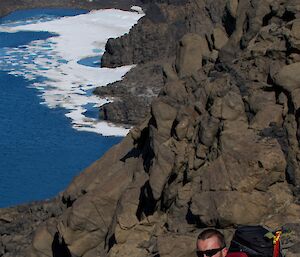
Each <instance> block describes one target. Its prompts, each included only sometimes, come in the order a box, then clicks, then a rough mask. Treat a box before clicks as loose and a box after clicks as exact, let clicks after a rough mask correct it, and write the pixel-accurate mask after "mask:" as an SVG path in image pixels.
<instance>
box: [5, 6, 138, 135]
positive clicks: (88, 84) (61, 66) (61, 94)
mask: <svg viewBox="0 0 300 257" xmlns="http://www.w3.org/2000/svg"><path fill="white" fill-rule="evenodd" d="M142 16H143V14H141V13H137V12H126V11H121V10H116V9H106V10H98V11H91V12H89V13H87V14H81V15H77V16H72V17H62V18H59V19H55V20H52V21H46V22H38V23H34V24H27V25H20V26H14V27H11V26H5V25H2V26H0V32H1V31H2V32H4V31H5V32H11V33H14V32H19V31H47V32H50V33H55V34H58V36H56V37H51V38H48V39H47V40H38V41H33V42H31V43H30V44H29V45H26V46H22V47H17V48H11V49H8V50H7V52H8V56H7V58H6V60H5V61H6V62H7V63H8V64H10V65H11V66H14V67H16V68H14V69H12V70H10V71H9V73H10V74H13V75H17V76H20V75H21V76H24V77H25V78H27V79H29V80H33V79H34V78H36V77H41V76H42V77H43V78H45V79H43V80H42V81H38V82H35V83H34V84H33V85H34V87H35V88H37V89H38V90H39V91H40V92H41V98H42V101H43V102H42V103H43V104H46V105H47V106H48V107H50V108H55V107H61V108H65V109H67V111H68V113H67V114H66V116H67V117H69V118H70V119H71V120H72V124H73V128H75V129H77V130H80V131H89V132H96V133H99V134H102V135H105V136H108V135H118V136H124V135H126V134H127V133H128V129H126V128H122V127H117V126H114V125H112V124H109V123H107V122H105V121H99V120H97V119H94V118H91V117H86V116H84V113H85V111H86V109H85V108H84V106H85V105H87V104H91V103H92V104H93V106H94V107H99V106H101V105H103V104H105V103H107V102H109V101H110V100H109V99H100V98H99V97H97V96H95V95H92V94H90V92H91V91H92V90H93V89H94V88H96V87H98V86H105V85H107V84H108V83H112V82H114V81H117V80H120V79H121V78H122V77H123V76H124V74H125V73H126V72H128V71H129V70H130V69H131V68H132V66H123V67H120V68H115V69H109V68H95V67H89V66H84V65H80V64H78V63H77V62H78V61H79V60H81V59H83V58H86V57H90V56H97V55H99V60H100V58H101V57H100V53H101V52H102V53H103V51H104V48H105V44H106V42H107V40H108V38H111V37H118V36H121V35H123V34H125V33H127V32H128V31H129V29H130V28H131V27H132V26H133V25H134V24H135V23H136V22H137V21H138V20H139V19H140V18H141V17H142ZM20 57H21V58H20ZM19 59H21V60H20V61H19V63H18V62H17V60H19ZM14 62H15V63H14Z"/></svg>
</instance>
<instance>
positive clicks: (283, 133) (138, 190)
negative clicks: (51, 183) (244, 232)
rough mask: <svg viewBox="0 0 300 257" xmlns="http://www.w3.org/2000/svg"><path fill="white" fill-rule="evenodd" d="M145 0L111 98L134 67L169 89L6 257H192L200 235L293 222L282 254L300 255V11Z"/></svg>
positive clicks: (260, 1) (120, 58) (121, 46)
mask: <svg viewBox="0 0 300 257" xmlns="http://www.w3.org/2000/svg"><path fill="white" fill-rule="evenodd" d="M148 2H149V3H147V4H149V6H150V7H148V9H147V10H148V12H149V15H150V16H149V17H148V18H147V15H146V17H145V18H143V20H142V21H141V23H139V24H138V25H137V26H135V27H134V28H133V29H132V30H131V32H130V33H129V34H128V35H126V36H123V37H121V38H120V39H118V40H110V41H109V42H108V45H107V53H106V54H105V57H104V59H103V62H104V63H106V65H112V66H114V65H121V64H124V63H132V62H137V63H139V65H138V66H137V68H136V69H135V70H133V71H132V73H131V74H129V75H128V77H127V79H128V80H127V82H126V80H125V82H121V83H123V84H118V85H119V86H118V85H117V86H116V87H114V86H113V85H111V89H109V90H112V91H113V92H114V93H115V94H116V95H117V94H118V90H125V91H126V89H124V88H122V87H124V86H126V85H127V84H129V85H130V84H131V83H133V82H134V73H135V71H138V73H139V74H143V72H145V73H144V74H145V80H146V83H147V84H150V83H151V81H152V79H153V80H155V81H159V82H158V83H161V84H162V89H161V90H160V92H159V96H158V97H157V98H154V100H153V101H152V103H151V109H150V110H151V111H150V112H149V114H148V115H145V116H147V117H146V118H145V119H144V120H143V122H140V123H139V125H137V126H136V127H135V128H133V129H132V130H131V132H130V133H129V134H128V135H127V136H126V137H125V138H124V140H123V141H122V142H121V143H120V144H119V145H116V146H114V147H113V148H112V149H111V150H110V151H108V152H107V153H106V154H105V155H104V156H103V157H102V158H101V159H100V160H98V161H96V162H95V163H94V164H92V165H91V166H90V167H88V168H87V169H86V170H85V171H84V172H82V173H81V174H80V175H79V176H77V177H76V178H75V179H74V180H73V182H72V183H71V184H70V186H69V187H68V188H67V189H66V190H65V191H64V192H63V194H62V195H61V196H60V197H59V198H58V200H57V202H56V205H57V206H59V207H58V208H59V211H52V212H50V213H51V215H50V216H51V217H50V218H48V219H47V217H45V222H44V223H43V224H42V225H40V226H39V227H38V229H36V230H35V233H34V238H33V241H32V243H31V245H30V246H29V247H28V248H27V249H26V251H25V248H23V249H22V250H23V251H21V252H20V251H19V252H18V253H17V252H14V254H13V255H12V251H11V252H9V251H7V250H6V252H5V253H4V254H3V256H24V255H26V256H32V257H33V256H84V257H89V256H103V257H108V256H109V257H114V256H136V257H146V256H160V257H171V256H172V257H174V256H175V257H183V256H195V253H194V249H195V237H196V234H198V233H199V229H201V228H204V227H217V228H220V229H222V230H223V231H224V233H225V235H226V237H227V239H230V235H231V233H232V230H233V229H234V227H235V226H236V225H237V224H264V225H267V226H269V227H271V228H276V227H281V226H285V228H288V229H289V233H288V234H286V235H285V238H284V240H283V244H282V246H283V250H284V252H285V254H286V257H297V256H299V255H300V226H299V224H300V223H299V222H300V169H299V164H300V163H299V159H300V157H299V156H300V155H299V154H300V152H299V135H300V132H299V131H300V128H299V122H300V121H299V108H300V98H299V96H298V95H299V93H298V92H299V88H300V77H299V74H300V63H299V61H300V44H299V40H300V25H299V24H300V19H299V14H300V12H299V11H300V2H299V1H296V0H294V1H293V0H285V1H284V0H281V1H280V0H278V1H277V0H275V1H266V0H252V1H249V0H240V1H238V0H228V1H221V0H220V1H217V0H214V1H211V0H193V1H148ZM149 10H150V11H149ZM150 17H152V18H150ZM153 17H154V18H153ZM177 20H178V23H176V21H177ZM156 37H157V38H156ZM147 39H149V40H147ZM150 39H151V40H150ZM154 39H157V41H156V42H155V43H154V42H152V40H154ZM154 67H156V68H155V69H154ZM154 70H155V71H157V73H155V76H153V78H152V77H150V76H147V75H146V74H147V72H148V73H149V74H152V72H153V71H154ZM142 82H143V81H142V79H141V77H138V83H137V84H141V85H140V86H136V84H135V85H134V88H136V89H137V88H139V89H141V88H142V85H143V84H142ZM116 88H118V89H116ZM129 88H130V87H129ZM156 90H158V89H156ZM128 92H129V93H130V92H131V91H130V89H128ZM141 92H142V91H140V94H141V95H142V93H141ZM153 92H154V91H153ZM155 92H156V91H155ZM106 93H107V92H103V94H106ZM126 94H127V93H126ZM149 96H150V94H149ZM147 97H148V96H147ZM129 99H130V95H129ZM120 105H121V104H120ZM120 117H121V116H120ZM46 209H47V208H46ZM46 209H43V210H46ZM6 215H7V214H6ZM18 219H20V217H19V216H18V217H16V218H15V219H12V220H9V221H7V220H8V219H6V220H5V219H3V218H1V217H0V222H7V223H9V224H15V221H16V220H18ZM10 226H12V225H10ZM1 236H2V238H3V234H1ZM6 236H7V235H6ZM11 238H13V237H11ZM2 244H3V243H2ZM7 245H9V242H8V243H7ZM4 247H6V246H4ZM6 249H7V247H6Z"/></svg>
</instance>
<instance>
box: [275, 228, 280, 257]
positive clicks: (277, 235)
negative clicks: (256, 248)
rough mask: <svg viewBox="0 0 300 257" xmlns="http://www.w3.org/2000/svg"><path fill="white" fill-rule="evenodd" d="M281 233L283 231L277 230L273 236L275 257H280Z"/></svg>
mask: <svg viewBox="0 0 300 257" xmlns="http://www.w3.org/2000/svg"><path fill="white" fill-rule="evenodd" d="M281 234H282V231H277V232H276V233H275V236H274V238H273V244H274V250H273V257H279V252H280V236H281Z"/></svg>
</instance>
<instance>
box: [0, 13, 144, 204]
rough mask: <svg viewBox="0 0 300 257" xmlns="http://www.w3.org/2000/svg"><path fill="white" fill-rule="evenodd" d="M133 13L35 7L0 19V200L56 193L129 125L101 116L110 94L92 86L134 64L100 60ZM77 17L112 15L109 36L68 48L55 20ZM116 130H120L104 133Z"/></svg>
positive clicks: (112, 78) (99, 19) (15, 200)
mask: <svg viewBox="0 0 300 257" xmlns="http://www.w3.org/2000/svg"><path fill="white" fill-rule="evenodd" d="M79 14H80V15H79ZM114 15H115V16H114ZM134 15H135V16H134ZM134 15H133V14H132V13H128V12H123V11H119V10H107V11H103V12H101V11H100V12H98V13H95V12H94V13H92V14H90V13H87V12H85V11H82V10H64V9H50V10H49V9H35V10H30V11H19V12H16V13H13V14H11V15H9V16H7V17H4V18H1V19H0V90H1V91H0V207H6V206H12V205H15V204H20V203H26V202H29V201H33V200H41V199H46V198H51V197H53V196H55V195H56V194H57V193H58V192H60V191H61V190H63V189H64V188H65V187H66V186H67V185H68V184H69V183H70V181H71V180H72V178H73V177H74V176H75V175H76V174H78V173H79V172H80V171H81V170H83V169H84V168H85V167H87V166H88V165H90V164H91V163H92V162H93V161H95V160H96V159H98V158H99V157H101V156H102V155H103V154H104V153H105V152H106V151H107V150H108V149H109V148H110V147H111V146H113V145H114V144H116V143H118V142H120V140H121V139H122V135H125V134H126V133H127V131H128V129H124V128H117V127H115V126H113V125H111V124H107V123H105V122H103V121H98V120H97V113H98V111H97V110H98V107H99V106H100V105H101V104H103V103H105V102H108V101H110V99H98V98H96V97H95V96H94V95H93V94H92V93H91V92H92V90H93V88H95V87H96V86H104V85H105V84H107V83H109V82H112V81H115V80H118V79H120V78H121V77H122V76H123V75H124V74H125V73H126V72H127V71H128V70H129V69H130V67H122V68H120V69H100V68H99V65H100V58H101V54H102V53H103V50H104V46H105V42H106V40H107V38H109V37H110V36H109V33H110V31H112V33H111V34H112V35H111V36H112V37H116V36H119V35H121V34H124V33H125V32H124V31H128V30H129V28H130V27H131V26H132V25H133V24H134V23H135V22H136V21H137V20H138V19H139V18H140V17H141V16H137V14H134ZM67 16H69V17H67ZM77 17H78V19H83V20H84V21H82V22H80V24H84V22H86V23H87V24H89V23H91V22H96V23H95V27H96V28H99V22H100V23H101V22H102V23H105V25H106V26H105V31H104V30H103V31H102V32H103V33H102V35H103V38H98V39H94V38H90V41H83V42H81V41H80V42H79V41H78V42H77V43H78V45H79V46H82V48H80V47H79V48H78V49H70V47H71V46H69V47H68V45H67V46H65V48H64V47H62V46H64V45H65V44H67V43H66V40H65V39H63V36H61V35H64V33H65V32H66V31H67V30H68V27H66V28H65V30H64V31H63V30H61V31H60V30H59V29H56V27H55V24H56V26H58V27H60V28H62V27H63V24H68V22H69V23H70V25H72V24H73V26H74V24H77V23H74V22H76V20H70V19H76V18H77ZM89 17H90V18H92V19H90V18H89ZM118 19H119V20H118ZM128 19H129V22H127V27H126V26H124V24H125V23H126V22H124V21H128ZM130 19H131V20H130ZM109 20H110V21H109ZM55 22H57V23H55ZM59 22H62V23H61V24H62V25H60V23H59ZM97 22H98V23H97ZM109 22H110V23H109ZM102 23H101V24H102ZM53 24H54V25H53ZM57 24H58V25H57ZM110 24H112V25H110ZM118 24H119V25H118ZM41 26H42V27H45V30H44V31H41V28H40V27H41ZM47 26H48V27H47ZM52 26H53V28H52ZM109 26H111V27H109ZM75 27H76V26H75ZM92 27H93V26H92V25H89V26H88V28H92ZM21 28H22V29H21ZM82 29H83V28H82ZM69 30H70V29H69ZM100 32H101V30H100ZM76 33H77V34H78V31H73V36H74V35H76ZM90 33H91V34H93V33H95V31H94V32H93V31H92V30H91V31H90ZM65 34H67V33H65ZM69 34H70V33H69ZM68 36H69V35H68ZM86 38H87V36H86V37H85V39H86ZM74 40H75V39H74ZM86 40H87V39H86ZM91 42H92V43H91ZM95 42H96V44H95ZM72 43H73V46H74V42H72ZM89 43H90V45H89ZM86 45H88V46H90V48H91V49H85V48H84V46H86ZM68 51H69V52H68ZM68 54H69V55H68ZM77 75H78V76H77ZM79 75H81V76H79ZM99 83H100V84H99ZM95 132H96V133H95ZM104 132H106V133H104ZM109 132H110V133H111V134H112V135H119V136H102V135H103V134H105V135H109ZM101 134H102V135H101Z"/></svg>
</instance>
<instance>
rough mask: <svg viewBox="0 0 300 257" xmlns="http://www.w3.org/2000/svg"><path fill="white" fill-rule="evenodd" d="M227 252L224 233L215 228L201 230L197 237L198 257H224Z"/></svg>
mask: <svg viewBox="0 0 300 257" xmlns="http://www.w3.org/2000/svg"><path fill="white" fill-rule="evenodd" d="M226 254H227V249H226V244H225V239H224V235H223V234H222V233H221V232H220V231H218V230H215V229H206V230H204V231H202V232H201V233H200V234H199V236H198V239H197V255H198V256H199V257H225V256H226Z"/></svg>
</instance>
